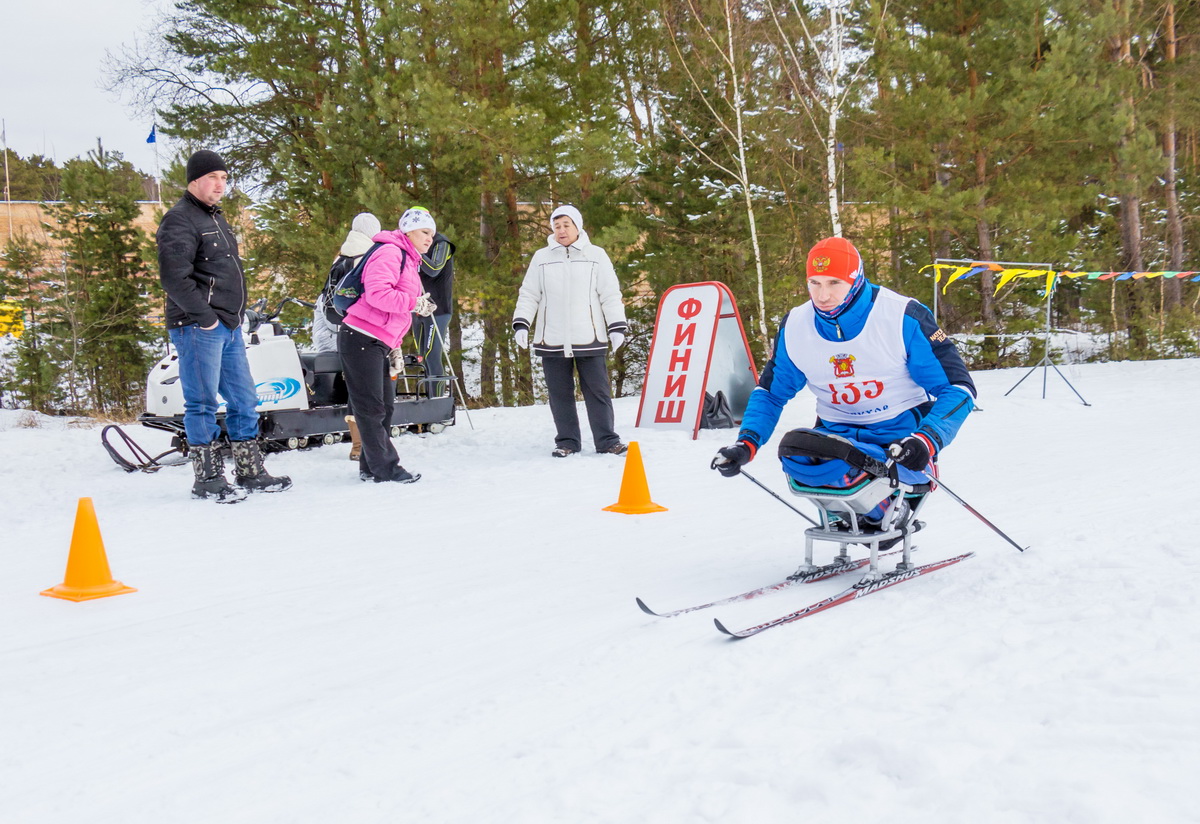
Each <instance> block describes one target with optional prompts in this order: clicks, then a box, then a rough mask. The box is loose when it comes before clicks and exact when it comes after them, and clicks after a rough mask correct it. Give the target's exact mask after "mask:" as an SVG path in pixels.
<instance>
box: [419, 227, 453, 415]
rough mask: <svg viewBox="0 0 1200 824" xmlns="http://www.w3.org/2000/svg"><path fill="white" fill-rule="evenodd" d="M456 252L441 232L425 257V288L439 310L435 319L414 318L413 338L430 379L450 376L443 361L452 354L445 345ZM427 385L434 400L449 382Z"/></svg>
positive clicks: (422, 284) (428, 382)
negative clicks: (449, 353) (447, 374)
mask: <svg viewBox="0 0 1200 824" xmlns="http://www.w3.org/2000/svg"><path fill="white" fill-rule="evenodd" d="M454 252H455V246H454V244H453V243H451V242H450V239H449V238H448V237H446V236H445V235H443V234H442V233H441V232H438V233H437V234H435V235H434V236H433V245H432V246H430V247H429V251H428V252H426V253H425V254H423V255H421V288H422V289H424V290H425V293H426V294H427V295H429V299H430V300H432V301H433V303H434V305H435V306H436V307H437V308H436V309H434V310H433V315H431V316H428V317H422V316H420V315H413V326H412V328H413V334H414V335H415V336H416V338H417V351H418V352H419V353H420V354H421V359H422V364H423V366H424V370H425V377H426V378H427V379H429V378H440V377H442V376H443V375H445V374H446V368H445V364H444V362H443V359H444V358H445V357H446V355H447V354H448V353H447V352H445V351H444V347H443V345H442V344H443V343H446V335H447V334H448V333H449V329H450V314H451V313H452V312H453V311H454ZM435 326H436V331H435ZM425 385H426V387H427V388H426V391H427V392H428V393H429V395H430V397H440V396H441V395H442V394H443V393H444V392H445V391H446V382H445V381H432V380H427V381H426V384H425Z"/></svg>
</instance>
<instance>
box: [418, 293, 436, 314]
mask: <svg viewBox="0 0 1200 824" xmlns="http://www.w3.org/2000/svg"><path fill="white" fill-rule="evenodd" d="M436 310H437V304H436V303H434V302H433V301H432V300H430V299H429V293H428V292H426V293H425V294H423V295H418V296H417V306H416V308H415V309H413V311H414V312H416V313H417V314H418V315H420V316H421V317H423V318H427V317H429V316H430V315H432V314H433V313H434V311H436Z"/></svg>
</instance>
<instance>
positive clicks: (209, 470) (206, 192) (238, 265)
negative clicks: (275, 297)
mask: <svg viewBox="0 0 1200 824" xmlns="http://www.w3.org/2000/svg"><path fill="white" fill-rule="evenodd" d="M228 179H229V174H228V171H227V169H226V168H225V162H224V161H223V160H221V157H220V155H218V154H217V153H216V152H210V151H208V150H201V151H198V152H196V153H195V154H193V155H192V156H191V158H189V159H188V162H187V181H188V184H187V192H186V193H184V195H183V197H182V198H180V200H179V202H178V203H176V204H175V205H174V206H172V207H171V209H170V211H168V212H167V213H166V214H165V215H164V216H163V219H162V223H161V224H159V227H158V233H157V235H156V240H157V241H158V270H159V279H160V280H161V281H162V286H163V289H164V290H165V291H166V293H167V306H166V319H167V331H168V334H170V336H171V343H172V344H174V346H175V350H176V352H177V354H178V356H179V380H180V383H181V384H182V387H183V401H184V402H183V427H184V431H185V433H186V435H187V442H188V448H189V451H190V454H191V458H192V468H193V470H194V472H195V476H196V480H195V483H194V484H193V485H192V497H195V498H212V499H214V500H215V501H216V502H217V503H236V502H237V501H240V500H242V499H243V498H245V497H246V492H279V491H282V490H284V489H287V488H288V487H290V486H291V485H292V481H291V479H290V478H287V477H279V478H275V477H272V476H271V475H269V474H267V471H266V469H265V468H264V467H263V456H262V451H261V449H259V445H258V440H257V439H258V412H257V411H256V410H255V407H256V406H257V405H258V393H257V392H256V390H255V387H254V378H253V377H252V376H251V374H250V364H249V362H248V361H247V359H246V346H245V344H244V343H243V342H242V332H241V327H242V313H243V312H245V310H246V276H245V274H244V273H243V271H242V262H241V259H240V258H239V257H238V246H237V240H236V239H235V238H234V236H233V230H232V229H231V228H230V227H229V224H228V223H227V222H226V221H225V217H224V215H222V214H221V207H220V206H219V205H218V204H219V203H220V202H221V198H222V197H223V196H224V195H225V187H226V184H227V182H228ZM218 393H220V396H221V397H222V398H224V399H225V404H226V409H225V427H226V429H227V431H228V434H229V441H230V449H231V451H232V453H233V458H234V479H235V480H236V481H237V484H238V486H237V487H234V486H231V485H230V484H229V482H228V481H226V480H225V466H224V461H223V460H222V457H221V454H220V452H219V450H218V448H217V446H216V444H215V441H216V440H217V439H218V437H219V436H220V435H221V427H220V426H219V425H218V424H217V409H218V404H219V401H218V399H217V394H218ZM238 487H240V488H238Z"/></svg>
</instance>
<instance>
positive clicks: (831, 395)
mask: <svg viewBox="0 0 1200 824" xmlns="http://www.w3.org/2000/svg"><path fill="white" fill-rule="evenodd" d="M907 307H908V298H906V297H904V296H902V295H898V294H896V293H895V292H893V291H892V290H890V289H884V288H880V290H879V295H878V296H877V297H876V299H875V305H874V306H872V307H871V312H870V314H869V315H867V323H866V326H864V327H863V330H862V331H861V332H859V333H858V336H857V337H855V338H853V339H851V340H844V341H829V340H825V339H824V338H822V337H821V335H820V334H819V333H818V332H817V329H816V326H815V319H816V310H815V309H814V308H813V305H812V301H809V302H808V303H805V304H804V305H803V306H797V307H796V308H795V309H793V310H792V311H791V312H790V313H789V316H788V320H787V324H786V328H785V331H784V345H785V346H786V347H787V353H788V357H790V358H791V359H792V363H794V364H796V368H797V369H799V370H800V371H801V372H803V373H804V376H805V377H806V378H807V379H808V388H809V389H811V390H812V391H813V393H814V394H815V395H816V396H817V414H818V415H820V417H821V419H822V420H826V421H836V422H838V423H862V424H869V423H876V422H878V421H885V420H888V419H889V418H894V417H896V416H897V415H899V414H900V413H901V412H904V411H905V410H907V409H912V408H913V407H914V406H920V405H921V404H923V403H925V401H926V400H928V398H929V396H928V394H927V393H926V392H925V390H924V389H922V388H921V387H920V386H919V385H918V384H917V383H916V381H914V380H913V379H912V376H911V375H910V374H909V372H908V364H907V356H906V354H905V351H904V310H905V309H906V308H907Z"/></svg>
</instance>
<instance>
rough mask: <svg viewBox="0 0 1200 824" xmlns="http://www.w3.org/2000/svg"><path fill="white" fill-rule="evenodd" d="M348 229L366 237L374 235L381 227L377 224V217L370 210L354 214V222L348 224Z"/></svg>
mask: <svg viewBox="0 0 1200 824" xmlns="http://www.w3.org/2000/svg"><path fill="white" fill-rule="evenodd" d="M350 229H351V231H354V232H359V233H361V234H364V235H366V236H367V237H375V235H377V234H379V233H380V232H381V231H382V230H383V227H382V226H380V225H379V218H377V217H375V215H373V214H371V213H370V212H360V213H359V214H357V215H355V216H354V222H353V223H351V224H350Z"/></svg>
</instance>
